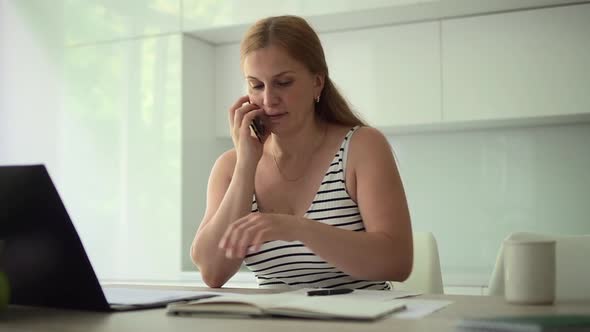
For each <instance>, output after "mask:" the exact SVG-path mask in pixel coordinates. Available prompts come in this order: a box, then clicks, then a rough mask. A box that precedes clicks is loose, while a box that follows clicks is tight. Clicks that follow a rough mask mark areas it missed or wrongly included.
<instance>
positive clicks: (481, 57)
mask: <svg viewBox="0 0 590 332" xmlns="http://www.w3.org/2000/svg"><path fill="white" fill-rule="evenodd" d="M589 31H590V5H575V6H565V7H555V8H546V9H539V10H531V11H522V12H512V13H504V14H495V15H489V16H478V17H470V18H461V19H452V20H445V21H443V23H442V45H443V47H442V49H443V51H442V63H443V100H444V105H443V117H444V120H445V121H463V120H489V119H517V118H530V117H544V116H555V115H571V114H580V113H588V112H590V92H589V91H590V37H589V35H588V32H589Z"/></svg>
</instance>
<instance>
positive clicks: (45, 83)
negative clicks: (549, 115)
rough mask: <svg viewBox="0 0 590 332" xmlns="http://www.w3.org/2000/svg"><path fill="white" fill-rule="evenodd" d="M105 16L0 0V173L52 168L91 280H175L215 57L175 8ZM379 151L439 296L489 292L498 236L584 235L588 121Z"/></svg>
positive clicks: (192, 204) (183, 261) (193, 197)
mask: <svg viewBox="0 0 590 332" xmlns="http://www.w3.org/2000/svg"><path fill="white" fill-rule="evenodd" d="M68 3H69V5H71V6H74V7H75V6H78V5H80V6H82V7H84V8H82V9H84V10H88V11H87V12H86V11H85V12H84V13H98V14H100V15H107V14H104V13H105V12H104V11H103V10H102V9H101V8H98V7H96V8H94V7H92V6H86V5H85V3H86V2H84V1H69V2H68ZM98 3H99V2H96V3H95V4H98ZM107 3H108V4H109V6H111V7H109V8H110V9H109V10H113V11H114V13H117V11H119V12H118V13H119V14H117V15H119V16H117V15H115V14H113V15H114V16H113V15H111V14H108V15H107V16H108V17H109V18H110V19H112V20H113V21H112V22H110V21H109V22H108V24H106V25H107V26H108V28H104V27H103V28H100V29H98V28H97V30H96V31H95V30H88V31H86V30H83V28H84V29H92V27H93V26H94V25H93V24H91V23H92V22H94V21H93V20H88V22H87V23H88V24H87V26H82V27H81V26H79V25H78V24H76V22H78V23H84V22H86V19H85V18H84V17H85V16H84V15H81V16H80V17H78V18H77V19H68V20H67V23H68V24H67V27H68V29H69V30H68V31H69V32H64V28H63V26H64V24H63V22H64V17H63V13H62V2H61V1H51V2H49V1H38V0H14V1H12V0H0V164H9V163H10V164H14V163H32V162H44V163H46V164H48V166H49V169H50V171H51V173H52V175H54V177H55V178H56V182H57V184H58V188H59V189H60V190H61V191H62V193H63V196H64V199H65V201H66V202H65V203H66V205H67V206H68V208H69V210H70V212H71V213H72V216H73V217H74V222H75V224H76V226H77V227H78V230H79V231H80V233H81V236H82V240H83V241H84V243H85V245H86V246H87V249H88V251H89V254H90V256H91V259H92V260H93V263H94V264H95V267H96V269H97V272H98V274H99V276H100V277H102V278H109V279H121V278H125V279H156V278H159V279H162V278H167V279H171V278H175V277H176V274H177V273H178V272H179V271H180V269H183V270H188V271H192V270H193V269H194V268H193V266H192V264H191V263H190V260H189V259H188V246H189V244H190V241H191V240H192V237H193V235H194V231H195V230H196V227H197V225H198V222H199V221H200V217H201V215H202V210H203V208H204V202H203V197H204V190H205V188H206V177H207V176H208V174H205V173H206V172H208V170H209V168H210V166H211V165H212V162H213V159H214V158H215V156H217V155H218V154H219V153H220V152H221V151H223V150H225V149H227V148H229V147H231V140H229V139H228V138H216V137H215V130H216V129H215V128H216V126H217V125H216V124H213V123H211V122H217V121H215V120H214V119H213V116H211V114H212V113H209V112H216V111H217V112H224V111H225V108H221V109H217V106H215V105H216V104H215V102H216V101H214V100H212V98H213V99H214V98H215V97H214V94H215V93H212V92H211V91H210V90H208V89H210V88H211V87H212V86H214V85H215V84H216V83H214V82H210V81H211V80H212V78H211V77H214V76H215V74H214V73H212V72H211V70H212V69H213V68H212V67H208V65H207V63H209V62H211V58H212V57H218V56H219V54H216V53H211V52H212V51H211V47H210V46H208V45H207V43H203V42H202V41H198V40H193V39H185V38H187V37H183V36H181V35H180V25H181V24H180V20H181V18H180V16H181V15H180V14H179V13H178V8H179V6H177V4H178V3H179V1H176V0H166V1H162V2H158V4H157V6H156V7H157V8H155V9H154V8H152V7H151V5H149V4H147V3H146V2H142V1H134V2H133V5H132V6H131V5H130V6H127V5H125V6H123V7H118V5H117V3H119V2H116V1H110V2H104V4H107ZM100 4H103V2H100ZM137 6H143V7H142V10H141V11H140V12H141V13H142V14H141V15H140V17H135V18H134V17H132V15H134V13H136V12H137V11H136V10H135V9H136V7H137ZM90 7H92V8H90ZM144 7H145V8H144ZM121 8H122V9H121ZM103 9H104V8H103ZM121 11H122V12H121ZM154 11H156V12H157V13H154ZM107 12H109V11H107ZM101 13H102V14H101ZM121 13H122V14H121ZM98 14H97V15H98ZM89 15H90V14H89ZM100 15H99V16H98V18H97V17H95V19H96V20H99V21H100V20H102V19H104V17H103V18H101V17H102V16H100ZM150 15H155V17H157V19H155V20H153V21H152V20H151V19H150V17H151V16H150ZM90 16H92V15H90ZM93 17H94V16H93ZM125 20H128V21H125ZM120 21H125V22H127V23H125V24H124V28H122V30H117V29H118V27H119V25H118V24H119V23H120ZM118 22H119V23H118ZM151 22H154V26H150V25H152V23H151ZM155 23H158V24H155ZM146 26H147V27H146ZM78 28H80V30H77V29H78ZM105 31H106V32H105ZM73 32H76V33H79V34H78V35H75V36H74V35H71V33H73ZM84 33H87V34H88V36H89V37H88V36H86V35H84ZM162 34H163V35H162ZM64 35H65V36H69V37H68V38H72V39H71V40H69V43H70V44H69V46H70V47H69V48H68V49H67V51H66V52H64V49H63V48H62V44H63V39H64ZM72 36H74V37H76V38H74V37H72ZM226 48H228V49H231V45H229V46H228V45H226ZM187 51H188V52H187ZM202 52H205V53H206V55H205V57H204V58H203V59H206V61H208V62H207V63H205V62H202V61H201V60H202V58H199V57H198V56H199V55H198V54H199V53H202ZM64 54H65V57H64ZM201 55H202V54H201ZM188 57H195V58H188ZM64 63H65V71H63V70H62V69H63V68H62V67H64ZM185 70H186V71H185ZM62 72H65V74H62ZM197 75H202V77H206V78H207V79H206V80H208V82H205V81H204V80H203V79H201V78H199V79H195V80H193V77H194V76H197ZM335 76H337V75H335ZM203 83H207V84H210V85H207V84H203ZM336 83H338V82H336ZM360 84H362V82H361V83H360ZM216 92H217V91H216ZM62 95H65V97H66V98H65V101H64V102H62V99H61V96H62ZM105 112H106V113H109V112H110V113H109V116H110V120H108V121H103V120H104V119H103V118H101V116H102V115H104V114H105ZM203 112H206V113H203ZM220 119H221V120H220V121H223V122H222V123H223V125H221V126H218V129H219V128H220V127H221V128H223V127H224V125H225V118H224V117H223V116H221V117H220ZM154 121H156V122H157V121H167V125H164V126H160V127H158V126H154V125H153V124H154ZM389 139H390V142H391V144H392V145H393V147H394V148H395V150H396V152H397V156H398V159H399V162H400V169H401V173H402V177H403V180H404V183H405V186H406V190H407V194H408V199H409V203H410V209H411V212H412V219H413V225H414V228H415V229H416V230H431V231H433V232H434V233H435V236H436V237H437V239H438V241H439V246H440V253H441V262H442V267H443V272H444V274H443V277H444V278H445V283H446V284H447V285H458V286H461V285H469V284H473V285H482V284H485V283H486V282H487V277H488V275H489V272H490V271H491V266H492V264H493V262H494V258H495V253H496V250H497V248H498V246H499V242H500V240H501V239H502V238H503V237H504V236H505V235H506V234H507V233H508V232H511V231H517V230H529V231H547V232H558V233H590V228H589V227H590V226H589V225H590V220H588V218H589V217H588V216H590V210H589V209H590V207H589V205H587V204H586V201H587V198H588V197H590V175H589V174H590V173H588V171H587V170H588V169H590V154H589V153H588V151H589V150H588V146H590V125H588V124H581V125H568V126H557V125H553V126H547V127H536V128H524V127H521V128H513V129H495V130H473V131H461V132H447V133H421V134H410V135H403V136H399V135H396V136H390V137H389ZM86 171H89V172H90V175H88V172H87V173H85V172H86ZM101 211H102V212H105V211H106V212H105V213H102V212H101ZM105 247H106V249H105Z"/></svg>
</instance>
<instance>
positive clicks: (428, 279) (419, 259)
mask: <svg viewBox="0 0 590 332" xmlns="http://www.w3.org/2000/svg"><path fill="white" fill-rule="evenodd" d="M413 238H414V265H413V268H412V273H411V274H410V276H409V277H408V279H406V281H404V282H401V283H400V282H394V283H393V284H394V289H403V290H412V291H416V292H421V293H424V294H443V282H442V273H441V269H440V260H439V256H438V245H437V244H436V239H435V238H434V235H433V234H432V233H430V232H414V234H413Z"/></svg>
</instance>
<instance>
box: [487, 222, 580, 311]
mask: <svg viewBox="0 0 590 332" xmlns="http://www.w3.org/2000/svg"><path fill="white" fill-rule="evenodd" d="M526 239H533V240H534V239H552V240H555V259H556V262H555V269H556V273H555V298H556V299H557V300H575V299H590V235H567V236H564V235H550V234H538V233H524V232H519V233H512V234H510V235H509V236H508V237H506V239H505V240H526ZM488 295H498V296H501V295H504V245H503V242H502V245H501V246H500V250H498V255H497V257H496V265H495V266H494V270H493V272H492V276H491V278H490V283H489V286H488Z"/></svg>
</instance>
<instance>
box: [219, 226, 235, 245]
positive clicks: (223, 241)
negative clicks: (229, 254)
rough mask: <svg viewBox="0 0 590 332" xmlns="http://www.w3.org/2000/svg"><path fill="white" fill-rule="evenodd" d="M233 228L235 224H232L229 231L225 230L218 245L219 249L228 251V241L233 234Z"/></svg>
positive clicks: (228, 227)
mask: <svg viewBox="0 0 590 332" xmlns="http://www.w3.org/2000/svg"><path fill="white" fill-rule="evenodd" d="M233 228H234V225H233V223H232V224H230V225H229V226H227V229H226V230H225V232H224V233H223V235H222V236H221V239H220V240H219V244H218V247H219V249H226V248H227V244H228V240H229V237H230V236H231V234H232V232H233Z"/></svg>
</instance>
